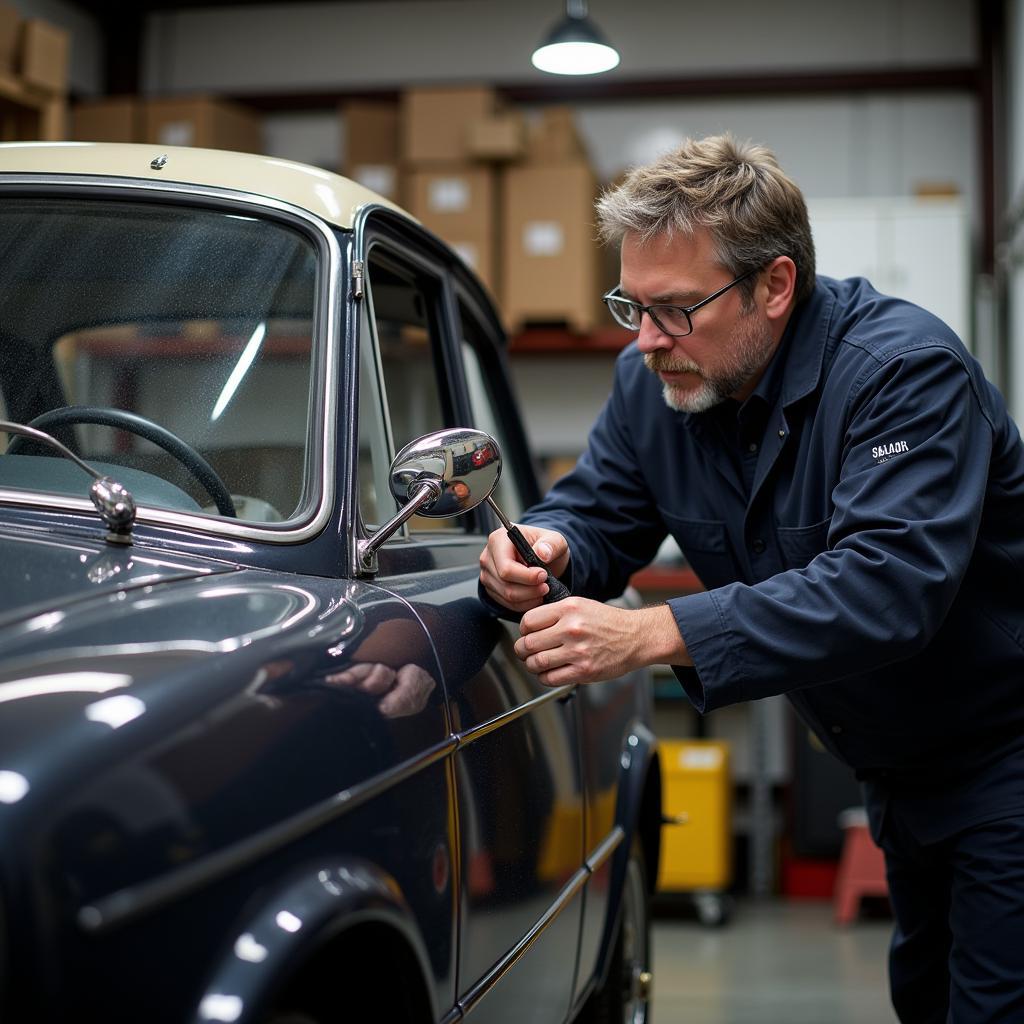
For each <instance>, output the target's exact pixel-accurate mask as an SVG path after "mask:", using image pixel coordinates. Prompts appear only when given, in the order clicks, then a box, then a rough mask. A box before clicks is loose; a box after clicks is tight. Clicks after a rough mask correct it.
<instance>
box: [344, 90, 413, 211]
mask: <svg viewBox="0 0 1024 1024" xmlns="http://www.w3.org/2000/svg"><path fill="white" fill-rule="evenodd" d="M341 121H342V128H343V133H344V138H345V155H344V159H343V160H342V162H341V166H342V171H343V173H344V174H346V175H347V176H348V177H350V178H351V179H352V180H353V181H358V182H359V183H360V184H361V185H365V186H366V187H367V188H369V189H373V191H374V192H377V193H378V194H380V195H382V196H386V197H387V198H388V199H393V200H395V201H396V202H399V201H400V199H401V197H400V195H399V173H398V164H399V145H398V123H399V122H398V104H397V103H391V102H387V101H384V100H369V101H353V102H350V103H344V104H342V107H341Z"/></svg>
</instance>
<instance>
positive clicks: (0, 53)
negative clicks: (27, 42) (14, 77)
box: [0, 2, 21, 75]
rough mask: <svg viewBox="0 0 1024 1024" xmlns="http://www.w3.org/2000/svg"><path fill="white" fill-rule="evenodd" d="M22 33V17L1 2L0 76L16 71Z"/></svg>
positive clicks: (8, 5)
mask: <svg viewBox="0 0 1024 1024" xmlns="http://www.w3.org/2000/svg"><path fill="white" fill-rule="evenodd" d="M20 31H21V15H20V14H18V12H17V11H16V10H15V9H14V8H13V7H11V6H10V4H5V3H3V2H0V74H5V75H6V74H11V73H12V72H13V71H14V67H15V59H14V58H15V54H16V52H17V49H18V40H19V33H20Z"/></svg>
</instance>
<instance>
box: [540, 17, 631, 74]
mask: <svg viewBox="0 0 1024 1024" xmlns="http://www.w3.org/2000/svg"><path fill="white" fill-rule="evenodd" d="M531 59H532V61H533V66H534V67H535V68H538V69H539V70H541V71H547V72H549V73H550V74H553V75H596V74H599V73H600V72H602V71H611V69H612V68H614V67H616V66H617V65H618V63H619V54H618V52H617V51H616V50H615V47H613V46H612V45H611V44H610V43H609V42H608V41H607V40H606V39H605V38H604V36H603V35H602V34H601V32H600V30H599V29H598V28H597V26H596V25H594V23H593V22H592V21H591V20H590V19H589V18H578V17H574V16H572V15H570V16H568V17H566V18H563V19H562V21H560V22H559V23H558V25H556V26H555V28H554V29H553V30H552V31H551V32H550V33H549V34H548V35H547V37H546V38H545V39H544V41H543V42H542V43H541V44H540V46H538V47H537V49H536V50H534V52H533V57H532V58H531Z"/></svg>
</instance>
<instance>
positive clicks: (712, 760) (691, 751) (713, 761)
mask: <svg viewBox="0 0 1024 1024" xmlns="http://www.w3.org/2000/svg"><path fill="white" fill-rule="evenodd" d="M679 767H680V768H688V769H689V770H690V771H698V772H710V771H715V770H716V769H718V768H721V767H722V751H721V750H720V749H719V748H718V747H684V748H683V749H682V750H681V751H680V752H679Z"/></svg>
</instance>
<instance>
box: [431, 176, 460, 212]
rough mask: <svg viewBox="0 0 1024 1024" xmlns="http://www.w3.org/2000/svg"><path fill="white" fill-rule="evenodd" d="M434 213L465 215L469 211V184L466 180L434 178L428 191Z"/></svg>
mask: <svg viewBox="0 0 1024 1024" xmlns="http://www.w3.org/2000/svg"><path fill="white" fill-rule="evenodd" d="M427 206H428V208H429V209H430V210H431V211H432V212H433V213H463V212H464V211H466V210H468V209H469V182H468V181H466V179H465V178H434V180H433V181H431V182H430V185H429V188H428V190H427Z"/></svg>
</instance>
